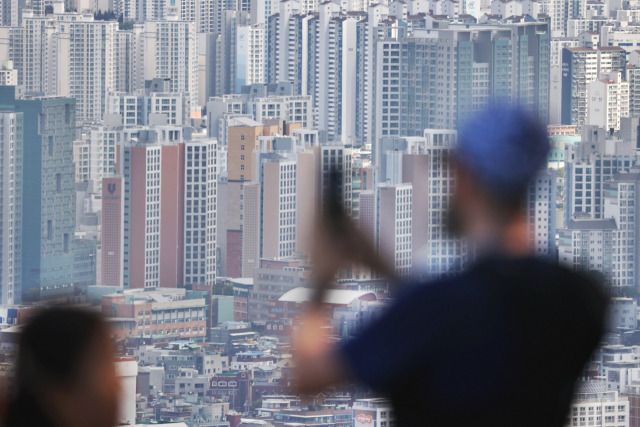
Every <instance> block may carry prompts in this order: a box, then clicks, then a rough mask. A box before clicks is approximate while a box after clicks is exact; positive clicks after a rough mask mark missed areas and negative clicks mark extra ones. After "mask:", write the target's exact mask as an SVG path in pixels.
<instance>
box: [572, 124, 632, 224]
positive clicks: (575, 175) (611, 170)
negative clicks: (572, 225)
mask: <svg viewBox="0 0 640 427" xmlns="http://www.w3.org/2000/svg"><path fill="white" fill-rule="evenodd" d="M634 148H635V141H624V140H621V139H618V138H617V137H611V136H609V133H608V132H607V131H606V130H605V129H602V128H597V127H593V126H584V127H583V129H582V141H581V142H580V143H577V144H575V145H567V146H566V147H565V154H564V161H565V173H564V223H565V224H568V223H569V220H571V219H574V218H593V219H599V218H603V215H604V196H605V193H604V183H605V182H607V181H609V180H610V179H611V178H613V176H614V175H615V174H616V173H619V172H622V171H625V170H626V171H628V170H629V169H630V168H631V167H632V166H633V165H635V164H636V163H637V161H638V159H637V156H636V154H635V152H634Z"/></svg>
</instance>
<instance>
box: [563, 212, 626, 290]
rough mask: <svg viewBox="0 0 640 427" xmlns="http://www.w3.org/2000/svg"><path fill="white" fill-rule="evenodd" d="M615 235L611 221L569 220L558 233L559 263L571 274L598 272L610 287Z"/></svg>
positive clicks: (614, 226) (612, 221) (613, 221)
mask: <svg viewBox="0 0 640 427" xmlns="http://www.w3.org/2000/svg"><path fill="white" fill-rule="evenodd" d="M615 232H616V222H615V220H613V219H611V218H607V219H575V220H570V221H569V223H568V224H567V226H566V227H565V228H563V229H561V230H559V243H558V255H559V257H558V258H559V261H560V262H561V263H562V264H564V265H566V266H568V267H569V268H572V269H574V270H585V271H597V272H600V273H601V274H602V275H603V277H604V280H605V281H606V282H607V283H611V281H612V279H613V248H614V241H613V237H614V234H615Z"/></svg>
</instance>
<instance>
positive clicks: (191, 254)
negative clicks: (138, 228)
mask: <svg viewBox="0 0 640 427" xmlns="http://www.w3.org/2000/svg"><path fill="white" fill-rule="evenodd" d="M185 151H186V156H185V193H184V194H185V207H184V209H185V212H184V218H185V226H184V250H185V256H184V281H183V283H184V284H185V285H196V284H200V285H202V284H204V285H211V286H212V285H214V284H215V281H216V229H217V226H216V220H217V218H216V200H217V191H216V190H217V188H216V187H217V173H216V168H217V164H216V160H217V158H216V153H217V143H216V140H215V139H194V140H192V141H189V142H187V144H186V145H185Z"/></svg>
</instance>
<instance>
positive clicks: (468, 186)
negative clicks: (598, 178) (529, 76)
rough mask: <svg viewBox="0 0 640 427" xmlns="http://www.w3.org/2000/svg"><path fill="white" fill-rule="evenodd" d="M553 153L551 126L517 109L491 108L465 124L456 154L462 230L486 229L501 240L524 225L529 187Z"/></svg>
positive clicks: (456, 207) (457, 216) (457, 214)
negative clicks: (548, 135)
mask: <svg viewBox="0 0 640 427" xmlns="http://www.w3.org/2000/svg"><path fill="white" fill-rule="evenodd" d="M548 153H549V139H548V137H547V132H546V129H545V128H544V126H542V125H541V124H540V123H539V122H538V121H537V120H535V119H534V118H533V117H532V116H531V115H529V113H527V112H525V111H523V110H522V109H520V108H518V107H514V106H505V105H496V106H491V107H489V108H487V109H486V110H484V111H482V112H481V113H479V114H477V115H476V116H475V117H474V118H472V119H471V120H470V121H469V122H468V123H466V125H465V126H464V127H463V128H462V129H461V130H460V132H459V133H458V143H457V146H456V149H455V150H454V154H453V156H452V161H453V162H452V164H453V167H454V172H455V175H456V180H457V181H456V190H455V192H454V200H453V211H452V214H453V216H454V217H455V220H456V222H457V226H458V227H457V228H458V231H459V232H461V233H466V234H473V233H476V234H477V233H482V231H483V230H486V231H488V232H491V233H494V234H495V237H496V238H497V239H499V238H500V232H501V231H502V230H506V229H508V228H509V227H511V226H513V225H514V224H520V225H521V224H523V220H524V219H525V218H526V215H525V212H524V209H523V204H524V201H525V196H526V194H527V190H528V188H529V185H530V183H531V181H532V179H533V178H534V176H535V175H536V174H537V173H538V172H539V171H540V170H541V169H543V168H544V166H545V165H546V161H547V155H548Z"/></svg>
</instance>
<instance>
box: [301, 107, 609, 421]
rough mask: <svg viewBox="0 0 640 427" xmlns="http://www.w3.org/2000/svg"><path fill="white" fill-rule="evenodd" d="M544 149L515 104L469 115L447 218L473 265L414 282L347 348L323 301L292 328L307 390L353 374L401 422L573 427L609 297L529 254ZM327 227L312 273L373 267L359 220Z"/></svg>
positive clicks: (540, 130)
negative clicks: (332, 332)
mask: <svg viewBox="0 0 640 427" xmlns="http://www.w3.org/2000/svg"><path fill="white" fill-rule="evenodd" d="M548 151H549V141H548V139H547V135H546V132H545V129H544V127H542V126H540V125H539V124H538V123H537V122H536V121H535V120H533V119H531V118H530V117H529V115H528V114H527V113H525V112H523V111H521V110H519V109H517V108H513V107H505V106H494V107H491V108H489V109H487V110H486V111H484V112H482V113H481V114H479V115H478V116H477V117H475V118H474V119H472V120H471V121H470V122H469V123H468V124H467V126H466V127H465V128H464V129H463V130H462V131H461V132H460V133H459V138H458V146H457V148H456V150H455V154H454V156H453V159H452V160H453V162H452V163H453V167H454V172H455V174H456V188H455V192H454V197H453V199H454V202H453V207H452V213H451V217H452V218H453V219H454V220H453V221H452V223H454V224H456V228H457V230H458V232H459V233H460V234H461V235H464V236H466V237H467V238H468V239H469V242H470V244H471V245H473V247H474V249H475V253H476V261H475V262H474V264H473V265H472V266H471V267H470V268H469V269H468V270H467V271H466V272H465V273H463V274H461V275H459V276H457V277H455V278H448V279H443V280H440V281H435V282H431V283H425V284H421V285H418V286H410V287H407V288H406V289H407V290H406V292H404V293H403V294H402V295H400V296H399V297H398V299H396V300H395V301H394V303H393V304H392V305H391V307H390V308H389V309H388V310H387V311H386V313H384V314H383V315H382V316H381V317H380V318H379V319H377V320H376V321H375V322H373V324H371V325H369V326H368V327H367V328H366V329H365V330H364V331H362V332H361V333H360V334H359V335H358V336H357V337H356V338H355V339H353V340H351V341H349V342H346V343H342V344H341V345H339V346H336V345H332V344H330V343H329V342H328V339H327V338H328V336H327V332H326V331H327V328H323V326H324V325H326V319H325V318H324V315H323V312H322V309H321V308H320V307H318V308H315V309H312V310H310V311H309V312H307V313H306V315H305V317H304V319H303V321H302V322H301V324H300V327H299V331H298V334H297V336H296V337H294V338H295V342H294V348H295V358H296V362H297V372H298V377H297V380H298V381H297V385H298V388H299V390H300V391H302V392H313V391H318V390H320V389H322V388H324V387H326V386H329V385H333V384H337V383H339V382H341V381H344V380H355V381H358V382H360V383H363V384H365V385H367V386H369V387H371V388H372V389H373V390H376V391H378V392H379V393H380V394H382V395H385V396H387V397H388V398H390V399H391V402H392V404H393V406H394V410H395V414H394V416H395V419H396V425H400V426H421V425H427V426H474V427H478V426H491V427H500V426H505V427H506V426H510V427H511V426H519V427H521V426H531V427H533V426H535V427H541V426H545V427H547V426H558V427H560V426H563V425H565V423H566V419H567V415H568V414H567V411H568V408H569V405H570V403H571V398H572V391H573V386H574V383H575V381H576V379H577V378H578V376H579V375H580V373H581V372H582V368H583V365H584V364H585V363H586V362H587V361H588V359H589V356H590V354H591V353H592V351H593V350H594V349H595V347H596V346H597V344H598V342H599V339H600V336H601V334H602V331H603V322H604V317H605V311H606V304H607V300H606V296H605V293H604V291H603V290H602V288H601V286H600V284H599V283H597V282H595V281H594V280H593V279H591V278H589V277H586V276H582V275H580V274H578V273H575V272H572V271H570V270H568V269H566V268H563V267H561V266H558V265H557V264H556V263H553V262H551V261H548V260H543V259H538V258H535V257H534V256H533V249H532V246H531V242H530V239H529V235H528V228H529V224H528V220H527V215H526V212H525V210H524V199H525V196H526V194H527V189H528V187H529V185H530V183H531V181H532V179H533V178H534V176H535V175H536V173H537V172H538V171H539V170H540V169H541V168H543V167H545V165H546V160H547V154H548ZM425 185H427V183H425ZM321 231H322V232H321V233H320V234H319V236H318V239H317V247H316V250H315V255H314V268H315V269H316V274H317V277H325V278H326V277H333V276H334V275H335V273H336V272H337V271H338V269H339V268H341V267H344V266H345V265H347V264H348V263H351V262H359V263H368V264H372V263H373V261H372V259H371V257H370V256H369V255H363V254H370V253H371V249H370V244H369V243H368V242H367V241H366V239H364V238H363V236H362V234H361V233H359V232H358V231H357V230H356V229H355V227H352V226H351V227H342V228H341V230H340V233H335V232H332V231H331V230H328V229H326V224H325V228H324V229H321ZM372 267H377V266H376V265H372ZM388 425H389V424H388Z"/></svg>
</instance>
